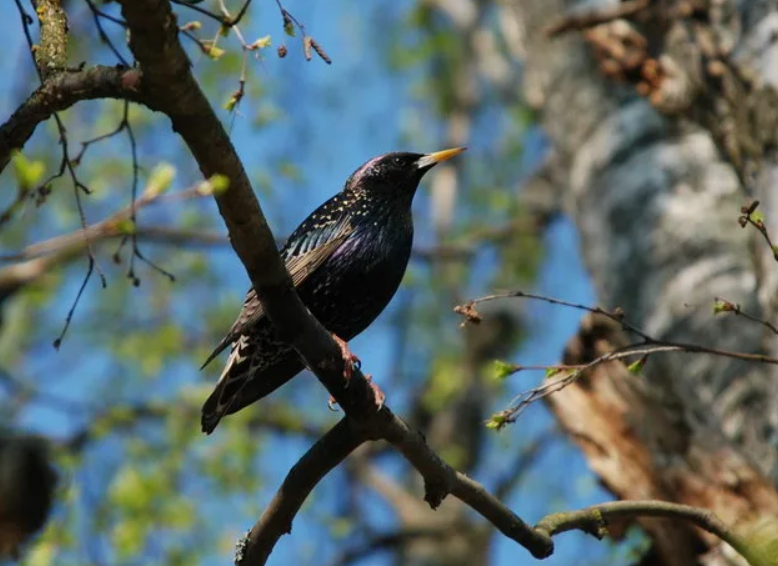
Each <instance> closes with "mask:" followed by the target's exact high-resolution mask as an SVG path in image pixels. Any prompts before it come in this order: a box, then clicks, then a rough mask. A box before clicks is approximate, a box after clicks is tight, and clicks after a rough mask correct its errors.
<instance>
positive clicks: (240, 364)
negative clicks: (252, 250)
mask: <svg viewBox="0 0 778 566" xmlns="http://www.w3.org/2000/svg"><path fill="white" fill-rule="evenodd" d="M462 151H464V148H455V149H447V150H444V151H438V152H435V153H430V154H426V155H424V154H418V153H388V154H386V155H381V156H379V157H376V158H374V159H371V160H370V161H368V162H367V163H365V164H364V165H362V166H361V167H360V168H359V169H357V170H356V171H355V172H354V173H353V174H352V175H351V176H350V177H349V178H348V180H347V181H346V185H345V187H344V188H343V190H342V191H341V192H340V193H338V194H337V195H335V196H334V197H332V198H331V199H330V200H328V201H327V202H325V203H324V204H322V205H321V206H320V207H319V208H317V209H316V210H315V211H314V212H313V213H312V214H311V215H310V216H309V217H308V218H306V219H305V221H303V223H302V224H301V225H300V226H299V227H298V228H297V229H296V230H295V231H294V232H293V233H292V235H291V236H290V237H289V240H288V241H287V242H286V245H284V247H283V249H282V250H281V257H282V259H283V260H284V262H285V263H286V268H287V270H288V271H289V274H290V275H291V277H292V283H293V284H294V285H295V287H296V289H297V293H298V295H299V296H300V299H301V300H302V302H303V303H304V304H305V306H306V307H308V309H309V310H310V311H311V313H312V314H313V315H314V316H315V317H316V318H317V319H318V320H319V321H320V322H321V323H322V324H323V325H324V327H325V328H327V330H329V331H330V332H331V333H332V334H333V336H334V337H335V338H336V340H337V341H338V342H339V344H340V345H341V349H342V350H343V353H344V357H345V358H346V359H347V361H354V360H355V358H354V357H353V356H352V355H351V354H350V353H349V351H348V347H347V345H346V343H345V341H348V340H351V339H352V338H354V337H355V336H356V335H357V334H359V333H360V332H362V331H363V330H365V329H366V328H367V327H368V326H369V325H370V323H372V322H373V321H374V320H375V319H376V317H378V315H379V314H381V312H382V311H383V310H384V308H386V305H387V304H389V301H390V300H391V299H392V297H393V296H394V294H395V292H396V291H397V288H398V287H399V286H400V281H401V280H402V278H403V275H404V274H405V268H406V267H407V265H408V259H409V258H410V255H411V244H412V243H413V218H412V216H411V202H412V201H413V196H414V194H415V193H416V189H417V187H418V186H419V181H421V178H422V177H423V176H424V174H425V173H426V172H427V171H429V170H430V169H432V167H434V166H435V165H436V164H437V163H440V162H441V161H445V160H447V159H450V158H452V157H454V156H455V155H457V154H458V153H461V152H462ZM227 346H231V349H230V356H229V358H228V359H227V364H226V366H225V367H224V370H223V371H222V374H221V377H219V381H218V383H217V384H216V388H215V389H214V391H213V393H212V394H211V396H210V397H208V400H207V401H206V402H205V404H204V405H203V410H202V420H201V424H202V429H203V432H205V433H206V434H210V433H211V432H213V430H214V429H215V428H216V425H217V424H218V423H219V420H220V419H221V418H222V417H223V416H224V415H228V414H232V413H235V412H237V411H239V410H240V409H242V408H243V407H245V406H247V405H250V404H251V403H253V402H254V401H256V400H258V399H261V398H263V397H265V396H266V395H269V394H270V393H272V392H273V391H275V389H277V388H278V387H280V386H281V385H283V384H284V383H286V382H287V381H289V380H290V379H292V378H293V377H294V376H295V375H297V374H298V373H300V372H301V371H302V370H303V369H304V365H303V361H302V360H301V359H300V357H299V356H298V355H297V353H296V352H295V351H294V349H293V348H292V347H291V346H289V345H288V344H285V343H283V342H280V341H279V340H278V339H277V338H276V335H275V330H274V328H273V325H272V324H271V322H270V320H269V319H268V318H267V316H265V313H264V311H263V309H262V305H261V304H260V302H259V300H258V299H257V295H256V293H255V292H254V289H250V290H249V292H248V294H247V295H246V300H245V301H244V303H243V309H242V310H241V313H240V315H239V316H238V319H237V320H236V321H235V323H234V324H233V325H232V328H230V330H229V332H228V333H227V335H226V336H225V337H224V338H223V339H222V341H221V342H219V345H218V346H216V349H215V350H214V351H213V353H212V354H211V355H210V356H209V357H208V359H207V360H206V361H205V363H204V364H203V367H205V366H206V365H208V363H210V362H211V360H213V359H214V358H215V357H216V356H217V355H218V354H219V353H221V352H222V351H223V350H225V349H226V348H227ZM346 368H349V369H350V368H351V364H349V363H347V364H346ZM346 372H347V374H348V373H350V372H348V369H347V370H346ZM346 377H348V375H346Z"/></svg>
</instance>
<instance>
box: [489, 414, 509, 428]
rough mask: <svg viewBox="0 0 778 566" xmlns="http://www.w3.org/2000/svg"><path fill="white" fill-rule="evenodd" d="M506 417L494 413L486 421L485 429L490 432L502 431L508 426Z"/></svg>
mask: <svg viewBox="0 0 778 566" xmlns="http://www.w3.org/2000/svg"><path fill="white" fill-rule="evenodd" d="M508 422H509V421H508V417H507V416H505V414H504V413H495V414H494V415H492V416H491V417H489V420H488V421H486V428H489V429H492V430H502V428H503V427H504V426H505V425H506V424H508Z"/></svg>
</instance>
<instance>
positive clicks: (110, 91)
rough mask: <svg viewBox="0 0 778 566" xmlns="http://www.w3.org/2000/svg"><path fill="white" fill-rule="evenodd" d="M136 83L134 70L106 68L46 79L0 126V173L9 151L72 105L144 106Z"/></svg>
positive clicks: (8, 158)
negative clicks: (113, 102)
mask: <svg viewBox="0 0 778 566" xmlns="http://www.w3.org/2000/svg"><path fill="white" fill-rule="evenodd" d="M139 81H140V72H139V71H138V70H137V69H127V68H125V67H106V66H96V67H91V68H89V69H84V70H82V71H63V72H62V73H59V74H57V75H54V76H52V77H50V78H49V79H47V80H46V82H45V83H44V84H43V85H41V86H40V87H39V88H38V90H36V91H35V92H34V93H33V94H32V95H31V96H30V97H29V98H28V99H27V100H26V101H25V102H24V104H22V105H21V106H20V107H19V108H18V109H17V110H16V111H15V112H14V113H13V115H11V117H10V118H9V119H8V120H7V121H6V122H5V123H3V125H2V126H0V172H2V171H3V169H5V166H6V165H8V162H9V161H10V159H11V154H12V151H13V150H15V149H17V150H18V149H22V148H23V147H24V144H25V143H27V140H28V139H30V137H31V136H32V134H33V132H34V131H35V128H36V127H37V126H38V124H40V123H41V122H44V121H46V120H48V119H49V118H51V117H52V115H54V113H56V112H59V111H61V110H65V109H66V108H70V107H71V106H73V105H74V104H75V103H76V102H79V101H81V100H91V99H97V98H116V99H126V100H132V101H134V102H142V103H146V104H147V103H148V102H149V101H148V99H146V98H145V97H143V96H142V94H141V92H140V90H139V89H138V85H139Z"/></svg>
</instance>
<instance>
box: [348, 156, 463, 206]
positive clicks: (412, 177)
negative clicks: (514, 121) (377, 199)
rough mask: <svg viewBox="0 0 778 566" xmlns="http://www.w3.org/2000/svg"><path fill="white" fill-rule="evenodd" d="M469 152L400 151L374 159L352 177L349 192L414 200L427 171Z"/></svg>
mask: <svg viewBox="0 0 778 566" xmlns="http://www.w3.org/2000/svg"><path fill="white" fill-rule="evenodd" d="M465 149H466V148H464V147H457V148H454V149H444V150H442V151H436V152H434V153H427V154H424V153H405V152H396V153H387V154H385V155H380V156H378V157H374V158H373V159H371V160H370V161H368V162H367V163H365V164H364V165H362V166H361V167H360V168H359V169H357V170H356V171H354V173H353V174H352V175H351V177H349V178H348V181H346V190H347V191H355V192H365V193H369V194H371V195H378V194H383V196H400V195H406V196H410V197H412V196H413V194H414V193H415V192H416V188H417V187H418V186H419V181H421V178H422V177H423V176H424V174H425V173H426V172H427V171H429V170H430V169H432V168H433V167H434V166H435V165H437V164H438V163H440V162H442V161H446V160H448V159H451V158H452V157H454V156H455V155H458V154H460V153H462V152H463V151H465Z"/></svg>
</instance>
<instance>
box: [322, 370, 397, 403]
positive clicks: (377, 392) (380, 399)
mask: <svg viewBox="0 0 778 566" xmlns="http://www.w3.org/2000/svg"><path fill="white" fill-rule="evenodd" d="M365 380H366V381H367V383H368V384H369V385H370V391H372V392H373V400H374V402H375V408H376V409H375V410H376V412H378V411H380V410H381V409H383V407H384V401H386V394H385V393H384V392H383V391H381V388H380V387H378V385H376V384H375V382H374V381H373V376H372V375H370V374H369V373H366V374H365ZM337 404H338V401H337V400H336V399H335V397H333V396H332V395H330V398H329V400H328V401H327V408H328V409H329V410H330V411H332V412H335V413H336V412H338V407H337Z"/></svg>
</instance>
